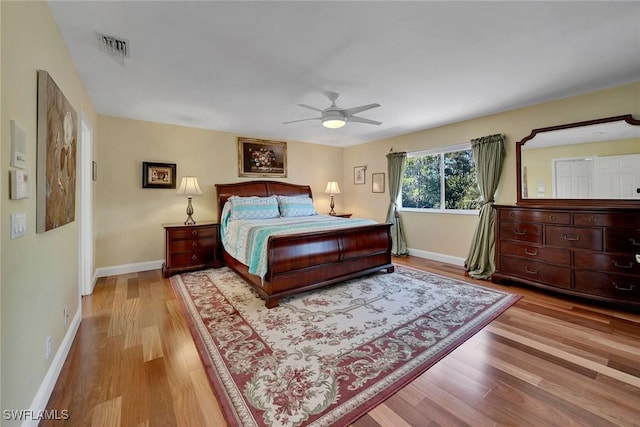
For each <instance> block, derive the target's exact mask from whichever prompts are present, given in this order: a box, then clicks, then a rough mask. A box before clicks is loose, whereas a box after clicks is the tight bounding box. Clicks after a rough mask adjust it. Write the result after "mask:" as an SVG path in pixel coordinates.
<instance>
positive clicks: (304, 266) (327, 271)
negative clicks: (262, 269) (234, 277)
mask: <svg viewBox="0 0 640 427" xmlns="http://www.w3.org/2000/svg"><path fill="white" fill-rule="evenodd" d="M390 229H391V224H373V225H367V226H361V227H353V228H346V229H342V230H335V231H331V232H325V231H323V232H312V233H302V234H296V235H288V236H273V237H271V238H269V243H268V269H267V273H266V275H265V278H264V280H263V281H261V280H260V278H259V277H258V276H255V275H252V274H250V273H249V272H248V269H247V268H246V266H244V265H242V264H240V263H239V262H237V261H235V260H234V259H233V258H232V257H231V256H230V255H228V254H227V253H226V252H225V254H224V256H225V263H226V264H227V265H228V266H229V267H231V268H233V269H234V270H235V271H236V272H238V273H239V274H240V275H241V276H242V277H243V278H244V279H245V280H247V281H248V282H249V283H251V284H252V285H254V287H255V289H256V290H257V291H258V293H260V294H261V295H262V297H263V298H265V300H266V305H267V307H269V308H271V307H275V306H277V305H278V303H279V301H280V299H281V298H283V297H286V296H289V295H294V294H297V293H300V292H305V291H308V290H311V289H316V288H319V287H322V286H327V285H330V284H333V283H337V282H341V281H344V280H348V279H351V278H355V277H359V276H363V275H366V274H370V273H373V272H376V271H379V270H384V269H386V271H387V272H389V273H391V272H393V271H394V267H393V264H392V263H391V231H390Z"/></svg>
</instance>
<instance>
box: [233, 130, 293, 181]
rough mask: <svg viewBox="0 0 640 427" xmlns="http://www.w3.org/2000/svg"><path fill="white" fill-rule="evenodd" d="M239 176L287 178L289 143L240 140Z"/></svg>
mask: <svg viewBox="0 0 640 427" xmlns="http://www.w3.org/2000/svg"><path fill="white" fill-rule="evenodd" d="M238 176H247V177H261V176H266V177H272V178H286V177H287V143H286V142H281V141H270V140H265V139H255V138H243V137H239V138H238Z"/></svg>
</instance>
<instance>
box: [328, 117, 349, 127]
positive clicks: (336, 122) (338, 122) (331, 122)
mask: <svg viewBox="0 0 640 427" xmlns="http://www.w3.org/2000/svg"><path fill="white" fill-rule="evenodd" d="M346 124H347V122H345V121H344V119H331V118H328V119H324V120H323V121H322V126H324V127H326V128H329V129H339V128H341V127H342V126H344V125H346Z"/></svg>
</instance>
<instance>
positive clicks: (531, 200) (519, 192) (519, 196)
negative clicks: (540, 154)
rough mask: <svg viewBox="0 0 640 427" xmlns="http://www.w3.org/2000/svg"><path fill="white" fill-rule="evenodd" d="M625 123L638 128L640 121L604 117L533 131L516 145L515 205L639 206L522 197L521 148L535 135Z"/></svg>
mask: <svg viewBox="0 0 640 427" xmlns="http://www.w3.org/2000/svg"><path fill="white" fill-rule="evenodd" d="M617 121H625V122H627V123H628V124H630V125H632V126H640V120H636V119H634V118H633V116H632V115H631V114H626V115H623V116H615V117H606V118H603V119H595V120H587V121H584V122H577V123H568V124H564V125H557V126H550V127H546V128H539V129H534V130H532V131H531V133H530V134H529V135H528V136H526V137H524V138H523V139H522V140H520V141H518V142H517V143H516V175H517V176H516V179H517V182H516V191H517V203H516V204H518V205H523V206H603V207H604V206H607V207H629V206H635V207H637V206H640V200H633V199H542V198H540V199H536V198H526V199H525V198H523V197H522V158H521V156H522V146H523V145H524V144H525V143H526V142H527V141H529V140H531V139H533V138H534V137H535V136H536V135H537V134H539V133H542V132H552V131H555V130H562V129H569V128H576V127H581V126H590V125H597V124H601V123H611V122H617Z"/></svg>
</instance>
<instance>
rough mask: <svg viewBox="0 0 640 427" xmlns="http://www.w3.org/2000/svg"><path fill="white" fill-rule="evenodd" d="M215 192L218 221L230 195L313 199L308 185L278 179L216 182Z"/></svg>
mask: <svg viewBox="0 0 640 427" xmlns="http://www.w3.org/2000/svg"><path fill="white" fill-rule="evenodd" d="M216 192H217V193H218V221H220V216H221V215H222V208H223V207H224V204H225V203H226V202H227V199H229V197H231V196H244V197H247V196H259V197H267V196H273V195H278V196H309V197H311V198H312V199H313V194H312V193H311V187H310V186H308V185H297V184H289V183H286V182H279V181H243V182H235V183H232V184H216Z"/></svg>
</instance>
